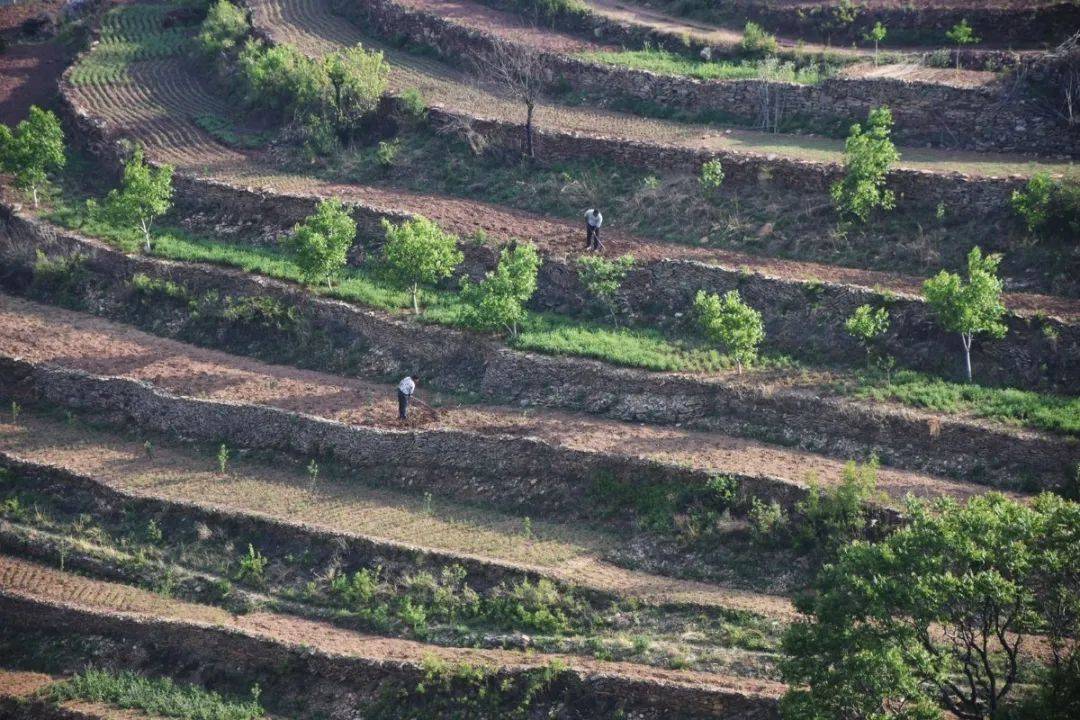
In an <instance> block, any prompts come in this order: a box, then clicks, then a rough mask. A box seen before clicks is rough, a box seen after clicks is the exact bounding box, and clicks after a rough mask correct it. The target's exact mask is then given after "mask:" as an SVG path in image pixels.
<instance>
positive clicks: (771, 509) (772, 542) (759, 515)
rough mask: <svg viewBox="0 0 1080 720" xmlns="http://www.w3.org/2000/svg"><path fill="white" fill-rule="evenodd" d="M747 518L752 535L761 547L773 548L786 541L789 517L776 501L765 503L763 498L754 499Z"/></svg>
mask: <svg viewBox="0 0 1080 720" xmlns="http://www.w3.org/2000/svg"><path fill="white" fill-rule="evenodd" d="M746 517H747V520H748V521H749V522H750V535H751V537H752V538H753V540H754V542H756V543H758V544H759V545H764V546H767V547H771V546H776V545H779V544H781V543H783V542H784V541H785V540H786V537H787V532H788V525H789V521H788V515H787V512H785V511H784V508H782V507H781V506H780V503H778V502H776V501H775V500H770V501H769V502H764V501H763V500H761V498H756V497H755V498H753V499H752V500H751V501H750V510H749V511H748V512H747V514H746Z"/></svg>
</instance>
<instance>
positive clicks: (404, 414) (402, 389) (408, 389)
mask: <svg viewBox="0 0 1080 720" xmlns="http://www.w3.org/2000/svg"><path fill="white" fill-rule="evenodd" d="M418 382H420V376H419V375H406V376H405V377H404V378H402V380H401V382H399V383H398V386H397V408H398V420H408V419H409V400H410V399H412V396H413V393H414V392H416V383H418Z"/></svg>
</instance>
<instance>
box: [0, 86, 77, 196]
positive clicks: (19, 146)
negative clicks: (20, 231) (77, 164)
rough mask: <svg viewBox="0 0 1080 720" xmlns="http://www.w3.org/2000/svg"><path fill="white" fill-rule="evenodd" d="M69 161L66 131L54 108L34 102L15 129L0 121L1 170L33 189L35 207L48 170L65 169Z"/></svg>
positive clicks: (30, 189)
mask: <svg viewBox="0 0 1080 720" xmlns="http://www.w3.org/2000/svg"><path fill="white" fill-rule="evenodd" d="M66 163H67V157H66V156H65V155H64V131H63V129H62V128H61V127H60V120H59V119H57V117H56V115H54V114H53V113H52V112H50V111H48V110H42V109H41V108H39V107H37V106H33V105H32V106H31V107H30V112H29V114H28V115H27V118H26V119H25V120H23V121H22V122H20V123H19V124H18V125H17V126H16V127H15V131H14V132H12V131H11V129H10V128H8V127H7V126H6V125H0V170H2V171H4V172H9V173H11V174H12V175H14V176H15V177H14V180H15V187H17V188H19V189H22V190H29V191H30V194H31V197H32V198H33V200H34V207H37V206H38V201H39V196H38V195H39V191H40V190H41V188H42V187H44V186H45V185H46V183H48V180H49V173H50V172H54V171H59V170H61V169H63V167H64V165H65V164H66Z"/></svg>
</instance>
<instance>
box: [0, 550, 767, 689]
mask: <svg viewBox="0 0 1080 720" xmlns="http://www.w3.org/2000/svg"><path fill="white" fill-rule="evenodd" d="M0 592H4V593H7V594H10V595H15V596H19V597H25V598H30V599H33V600H39V601H45V602H53V603H63V604H67V605H71V606H75V607H79V608H85V609H88V610H91V611H95V612H99V613H106V614H110V615H112V614H115V613H123V614H127V615H130V616H133V617H144V618H156V619H161V620H173V621H176V622H185V623H186V622H190V623H195V624H199V625H214V626H218V627H222V628H226V629H230V630H235V631H237V632H240V633H243V634H246V635H249V636H252V637H258V638H262V639H265V640H269V641H271V642H274V643H279V644H282V645H285V646H288V647H293V648H305V649H306V648H313V649H315V650H316V651H320V652H324V653H328V654H332V655H344V656H348V657H353V658H360V659H365V660H369V661H372V662H379V663H383V662H395V663H409V664H412V665H419V664H420V663H421V661H422V660H423V658H424V657H425V656H432V657H436V658H443V659H445V660H446V661H448V662H451V663H459V662H468V663H470V664H473V665H480V666H487V667H493V666H498V667H503V668H506V669H508V670H523V669H529V668H535V667H541V666H543V665H544V664H546V663H547V662H548V661H549V660H551V659H554V658H559V659H560V660H562V661H563V662H564V663H565V665H566V666H567V667H568V668H571V669H574V670H577V671H579V672H581V673H583V674H586V675H591V674H594V673H603V674H606V675H614V676H618V677H623V678H628V679H653V680H661V681H664V682H666V683H672V684H677V685H687V686H694V687H700V688H706V689H708V688H715V689H716V690H718V691H719V690H724V689H737V690H739V691H741V692H746V693H751V694H760V695H764V696H769V697H774V696H776V695H779V694H780V693H781V692H783V686H782V685H780V684H779V683H775V682H770V681H765V680H750V679H745V678H736V677H729V676H722V675H714V674H709V673H700V672H692V671H685V670H664V669H660V668H649V667H646V666H641V665H634V664H632V663H616V662H600V661H595V660H589V659H587V658H581V657H575V656H553V655H542V654H529V655H526V654H525V653H518V652H512V651H505V650H472V649H459V648H446V647H440V646H435V645H426V644H423V643H419V642H413V641H410V640H400V639H393V638H384V637H379V636H376V635H366V634H362V633H356V632H350V631H347V630H342V629H339V628H335V627H332V626H329V625H326V624H323V623H319V622H314V621H310V620H303V619H300V618H296V617H291V616H287V615H279V614H276V613H267V612H253V613H250V614H247V615H230V614H229V613H227V612H225V611H223V610H219V609H217V608H212V607H208V606H205V605H196V604H194V603H188V602H182V601H178V600H172V599H169V598H165V597H162V596H160V595H155V594H153V593H150V592H146V591H144V590H140V589H137V588H134V587H130V586H127V585H120V584H116V583H109V582H102V581H98V580H91V579H88V578H84V577H80V576H76V575H71V574H68V573H63V572H60V571H58V570H53V569H51V568H46V567H43V566H41V565H37V564H34V563H30V562H27V561H24V560H19V559H16V558H13V557H10V556H0Z"/></svg>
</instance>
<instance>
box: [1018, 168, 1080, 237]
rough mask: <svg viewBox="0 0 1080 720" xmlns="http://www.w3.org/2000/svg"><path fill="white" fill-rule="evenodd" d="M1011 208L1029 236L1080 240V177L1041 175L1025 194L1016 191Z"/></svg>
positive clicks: (1030, 181) (1025, 189) (1073, 174)
mask: <svg viewBox="0 0 1080 720" xmlns="http://www.w3.org/2000/svg"><path fill="white" fill-rule="evenodd" d="M1012 206H1013V209H1014V210H1016V212H1017V214H1018V215H1020V217H1022V218H1023V219H1024V223H1025V224H1026V225H1027V229H1028V231H1029V232H1031V233H1033V234H1037V235H1041V236H1044V237H1047V238H1051V239H1055V240H1072V241H1074V242H1075V241H1076V240H1077V238H1080V173H1077V172H1075V171H1074V172H1071V173H1069V174H1067V175H1065V176H1064V177H1062V178H1060V179H1058V178H1054V177H1051V175H1050V173H1046V172H1041V173H1036V174H1034V175H1032V176H1031V178H1030V179H1029V180H1028V182H1027V185H1026V186H1025V187H1024V189H1023V190H1014V191H1013V194H1012Z"/></svg>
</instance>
